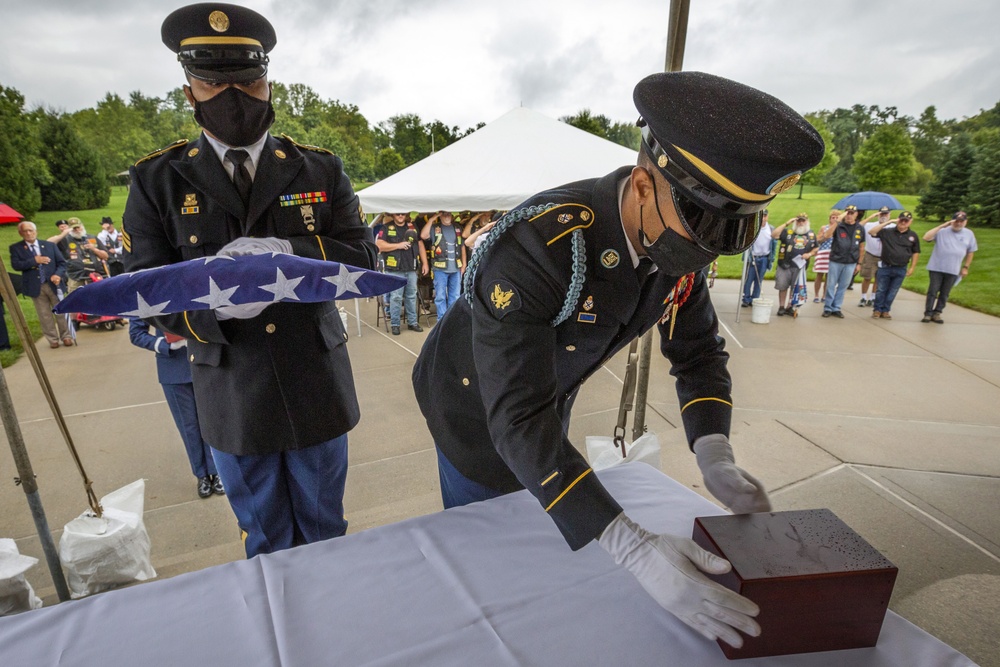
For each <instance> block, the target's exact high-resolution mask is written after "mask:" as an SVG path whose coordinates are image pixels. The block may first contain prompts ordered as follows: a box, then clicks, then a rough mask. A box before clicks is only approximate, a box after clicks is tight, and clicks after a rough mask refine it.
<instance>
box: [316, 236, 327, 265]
mask: <svg viewBox="0 0 1000 667" xmlns="http://www.w3.org/2000/svg"><path fill="white" fill-rule="evenodd" d="M316 243H318V244H319V251H320V252H321V253H323V261H324V262H325V261H326V249H325V248H323V239H321V238H320V237H318V236H317V237H316Z"/></svg>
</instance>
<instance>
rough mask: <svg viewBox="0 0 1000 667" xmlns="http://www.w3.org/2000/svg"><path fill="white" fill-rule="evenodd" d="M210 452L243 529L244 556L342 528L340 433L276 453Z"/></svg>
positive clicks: (343, 445)
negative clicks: (301, 446)
mask: <svg viewBox="0 0 1000 667" xmlns="http://www.w3.org/2000/svg"><path fill="white" fill-rule="evenodd" d="M212 451H213V452H214V454H215V465H216V466H217V467H218V469H219V477H221V478H222V483H223V485H225V487H226V496H227V497H228V498H229V504H230V506H231V507H232V508H233V513H234V514H235V515H236V520H237V521H238V522H239V525H240V529H241V530H242V531H243V535H244V538H243V542H244V547H245V548H246V552H247V558H253V557H254V556H256V555H257V554H266V553H272V552H274V551H281V550H282V549H288V548H290V547H294V546H298V545H300V544H310V543H312V542H319V541H320V540H327V539H330V538H331V537H340V536H341V535H343V534H344V533H346V532H347V521H346V520H345V519H344V484H345V482H346V481H347V434H346V433H345V434H344V435H342V436H339V437H337V438H334V439H333V440H327V441H326V442H323V443H320V444H318V445H314V446H313V447H307V448H306V449H296V450H291V451H286V452H278V453H276V454H262V455H259V456H250V455H246V456H237V455H235V454H227V453H225V452H220V451H219V450H217V449H213V450H212Z"/></svg>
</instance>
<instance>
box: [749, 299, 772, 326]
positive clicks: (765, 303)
mask: <svg viewBox="0 0 1000 667" xmlns="http://www.w3.org/2000/svg"><path fill="white" fill-rule="evenodd" d="M773 303H774V302H773V301H771V300H770V299H754V300H753V310H752V311H751V312H750V321H751V322H753V323H754V324H767V323H768V322H770V321H771V305H772V304H773Z"/></svg>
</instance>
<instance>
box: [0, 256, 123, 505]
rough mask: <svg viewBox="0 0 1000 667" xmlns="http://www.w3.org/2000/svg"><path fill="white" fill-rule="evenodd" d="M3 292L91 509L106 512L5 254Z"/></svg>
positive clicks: (1, 268)
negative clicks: (32, 333)
mask: <svg viewBox="0 0 1000 667" xmlns="http://www.w3.org/2000/svg"><path fill="white" fill-rule="evenodd" d="M0 293H2V295H3V299H4V301H5V302H6V303H7V306H8V309H9V310H10V319H11V321H12V322H13V323H14V329H16V330H17V335H18V337H19V338H20V339H21V347H22V348H23V349H24V354H25V356H27V357H28V360H29V361H30V362H31V367H32V368H33V369H34V370H35V377H37V378H38V384H39V386H41V389H42V393H43V394H45V399H46V400H47V401H48V404H49V409H50V410H52V416H53V418H54V419H55V421H56V425H58V426H59V432H60V433H62V436H63V440H64V441H65V442H66V447H67V448H69V453H70V455H71V456H72V457H73V462H74V463H76V469H77V470H78V471H79V472H80V477H81V478H82V479H83V488H84V491H85V492H86V494H87V503H88V504H89V505H90V509H92V510H93V511H94V514H96V515H97V516H102V515H103V514H104V509H103V508H102V507H101V503H100V501H99V500H98V499H97V494H96V493H94V482H93V480H91V479H90V478H89V477H88V476H87V471H86V470H84V468H83V461H81V460H80V455H79V454H78V453H77V451H76V446H75V445H74V444H73V436H72V435H70V432H69V427H68V426H67V425H66V420H65V419H64V418H63V414H62V409H61V408H60V407H59V402H58V401H57V400H56V394H55V392H54V391H52V384H51V383H50V382H49V377H48V375H47V374H46V373H45V367H44V366H43V365H42V358H41V356H39V354H38V349H37V348H36V347H35V340H34V338H32V336H31V331H30V330H29V329H28V322H27V321H26V320H25V319H24V312H23V311H22V310H21V302H20V301H18V299H17V297H16V296H15V295H14V285H13V284H12V283H11V282H10V276H9V275H7V267H6V265H5V264H4V262H3V258H0Z"/></svg>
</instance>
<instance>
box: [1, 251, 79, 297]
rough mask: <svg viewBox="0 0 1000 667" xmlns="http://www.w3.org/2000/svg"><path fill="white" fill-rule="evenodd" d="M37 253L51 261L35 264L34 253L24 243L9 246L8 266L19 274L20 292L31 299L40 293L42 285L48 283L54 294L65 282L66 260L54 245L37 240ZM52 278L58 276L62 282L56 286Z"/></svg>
mask: <svg viewBox="0 0 1000 667" xmlns="http://www.w3.org/2000/svg"><path fill="white" fill-rule="evenodd" d="M38 251H39V254H41V255H45V256H46V257H48V258H49V259H51V260H52V261H51V262H49V263H48V264H38V263H36V262H35V253H34V252H32V250H31V248H29V247H28V244H27V243H26V242H24V241H18V242H17V243H14V244H12V245H11V246H10V266H11V268H12V269H14V270H16V271H20V272H21V292H22V293H23V294H24V295H25V296H29V297H31V298H35V297H37V296H38V295H39V294H41V293H42V285H44V284H45V283H48V284H49V285H50V286H51V287H52V291H53V292H55V291H56V290H58V289H61V288H62V287H63V285H64V284H65V281H66V260H65V259H64V258H63V256H62V253H60V252H59V248H57V247H56V244H54V243H49V242H48V241H43V240H42V239H38ZM52 276H59V278H60V280H61V281H62V282H60V283H59V284H58V285H55V284H53V283H52Z"/></svg>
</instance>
